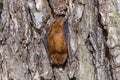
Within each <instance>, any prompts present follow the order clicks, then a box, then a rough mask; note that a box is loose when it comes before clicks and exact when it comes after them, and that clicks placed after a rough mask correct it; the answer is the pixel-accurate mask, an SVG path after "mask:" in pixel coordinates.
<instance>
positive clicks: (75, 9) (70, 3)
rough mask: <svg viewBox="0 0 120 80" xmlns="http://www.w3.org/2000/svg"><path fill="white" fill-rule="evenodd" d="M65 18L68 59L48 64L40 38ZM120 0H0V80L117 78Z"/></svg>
mask: <svg viewBox="0 0 120 80" xmlns="http://www.w3.org/2000/svg"><path fill="white" fill-rule="evenodd" d="M60 16H62V17H64V18H67V17H68V25H69V31H70V35H71V38H70V45H71V50H72V55H73V56H72V63H71V65H66V66H65V69H61V68H57V67H51V65H50V62H49V58H48V57H49V56H48V55H47V52H46V50H45V47H44V45H43V42H42V38H43V37H44V35H45V33H46V29H47V28H49V25H50V23H51V22H52V21H53V20H54V19H55V18H58V17H60ZM119 25H120V0H0V80H120V76H119V75H120V26H119Z"/></svg>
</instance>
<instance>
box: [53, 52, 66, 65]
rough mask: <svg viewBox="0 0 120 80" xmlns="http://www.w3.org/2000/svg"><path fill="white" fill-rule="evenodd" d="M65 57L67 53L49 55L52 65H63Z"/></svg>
mask: <svg viewBox="0 0 120 80" xmlns="http://www.w3.org/2000/svg"><path fill="white" fill-rule="evenodd" d="M66 59H67V53H64V54H60V53H55V54H53V55H51V63H52V64H53V65H54V64H55V65H63V64H64V63H65V61H66Z"/></svg>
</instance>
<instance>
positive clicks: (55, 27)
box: [43, 18, 72, 66]
mask: <svg viewBox="0 0 120 80" xmlns="http://www.w3.org/2000/svg"><path fill="white" fill-rule="evenodd" d="M67 21H68V19H67V20H66V21H64V19H63V18H58V19H56V20H55V21H53V22H52V23H51V24H50V27H49V29H48V30H47V33H46V34H45V36H44V38H43V43H44V45H45V48H46V51H47V53H48V56H49V59H50V63H51V64H53V65H58V66H59V65H63V64H64V63H65V62H66V60H67V59H69V60H68V61H69V62H70V60H71V56H72V54H71V51H70V50H71V49H70V35H69V30H68V23H67Z"/></svg>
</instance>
